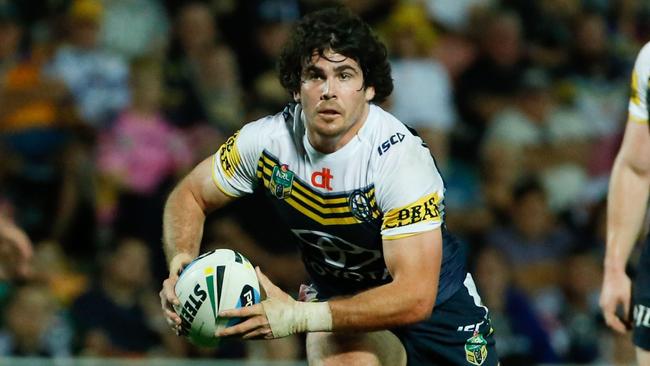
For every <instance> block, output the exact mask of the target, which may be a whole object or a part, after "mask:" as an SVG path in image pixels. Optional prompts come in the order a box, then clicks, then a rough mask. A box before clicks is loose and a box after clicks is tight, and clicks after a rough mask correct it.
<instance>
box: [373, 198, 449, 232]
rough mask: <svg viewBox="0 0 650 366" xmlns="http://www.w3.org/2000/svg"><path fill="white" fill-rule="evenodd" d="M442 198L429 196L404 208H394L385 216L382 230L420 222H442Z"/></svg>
mask: <svg viewBox="0 0 650 366" xmlns="http://www.w3.org/2000/svg"><path fill="white" fill-rule="evenodd" d="M441 221H442V216H441V215H440V196H438V194H437V193H435V192H434V193H431V194H428V195H426V196H424V197H422V198H420V199H419V200H417V201H415V202H413V203H410V204H408V205H406V206H404V207H400V208H394V209H392V210H390V211H388V212H387V213H386V215H384V222H383V224H382V226H381V229H382V230H385V229H392V228H396V227H402V226H406V225H410V224H415V223H418V222H441Z"/></svg>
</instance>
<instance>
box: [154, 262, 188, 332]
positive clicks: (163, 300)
mask: <svg viewBox="0 0 650 366" xmlns="http://www.w3.org/2000/svg"><path fill="white" fill-rule="evenodd" d="M191 261H192V256H190V255H189V254H186V253H180V254H177V255H176V256H175V257H174V258H173V259H172V261H171V263H170V264H169V277H168V278H167V279H166V280H164V281H163V285H162V290H160V305H161V307H162V310H163V312H164V314H165V318H166V320H167V324H169V326H170V327H171V328H172V330H173V331H174V332H175V333H176V335H179V334H180V325H181V317H180V316H178V314H176V312H175V311H174V305H180V301H179V300H178V297H177V296H176V291H175V289H174V288H175V287H176V282H178V276H179V275H180V273H181V271H182V270H183V268H185V266H186V265H187V264H188V263H190V262H191Z"/></svg>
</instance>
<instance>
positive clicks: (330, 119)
mask: <svg viewBox="0 0 650 366" xmlns="http://www.w3.org/2000/svg"><path fill="white" fill-rule="evenodd" d="M374 96H375V89H374V88H373V87H365V86H364V80H363V72H362V71H361V67H360V66H359V64H358V63H357V62H356V61H355V60H353V59H351V58H348V57H346V56H343V55H341V54H339V53H336V52H333V51H331V50H326V51H325V52H324V53H323V56H319V55H318V54H317V53H316V54H314V55H313V56H312V59H311V63H309V64H308V65H306V66H305V67H303V71H302V82H301V85H300V92H299V93H296V95H295V98H296V100H297V101H300V103H301V104H302V108H303V111H304V113H305V117H306V123H307V130H308V134H309V139H310V142H311V143H312V144H313V145H314V147H316V148H319V147H320V148H323V150H326V151H324V152H331V151H335V150H337V149H338V148H340V147H342V146H343V145H345V144H346V143H347V142H348V141H349V140H350V139H351V138H352V137H353V136H354V135H355V134H356V132H357V131H358V130H359V129H360V128H361V126H362V125H363V122H364V120H365V118H366V116H367V115H368V102H369V101H370V100H372V98H374ZM332 141H334V142H335V143H334V145H332V144H331V142H332Z"/></svg>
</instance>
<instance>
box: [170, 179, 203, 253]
mask: <svg viewBox="0 0 650 366" xmlns="http://www.w3.org/2000/svg"><path fill="white" fill-rule="evenodd" d="M188 185H189V182H188V181H187V180H185V181H183V182H181V184H179V185H178V187H176V189H174V191H173V192H172V193H171V194H170V195H169V198H168V199H167V203H166V204H165V211H164V214H163V245H164V248H165V254H166V256H167V263H168V264H171V261H172V260H173V259H174V257H176V256H177V255H178V254H186V255H187V256H188V257H189V258H194V257H196V256H197V255H198V254H199V248H200V244H201V238H202V236H203V224H204V222H205V212H204V210H203V209H202V208H201V206H200V205H199V204H198V202H197V200H196V199H195V198H194V195H193V194H192V192H191V190H190V189H189V187H188Z"/></svg>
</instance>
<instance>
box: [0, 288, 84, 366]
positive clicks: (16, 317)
mask: <svg viewBox="0 0 650 366" xmlns="http://www.w3.org/2000/svg"><path fill="white" fill-rule="evenodd" d="M60 310H61V309H60V308H59V305H58V303H57V302H56V299H55V298H54V297H53V296H52V293H51V292H50V291H49V289H48V288H47V287H45V286H42V285H39V284H29V285H26V286H21V287H18V288H16V289H15V292H14V293H13V294H12V296H11V298H10V300H9V304H7V307H6V308H5V312H4V325H5V326H4V327H3V328H2V330H0V355H1V356H23V357H25V356H30V357H66V356H70V355H71V353H72V342H71V341H72V333H71V329H70V327H69V326H68V324H66V322H65V321H64V320H63V317H62V316H61V315H60V313H59V311H60Z"/></svg>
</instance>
